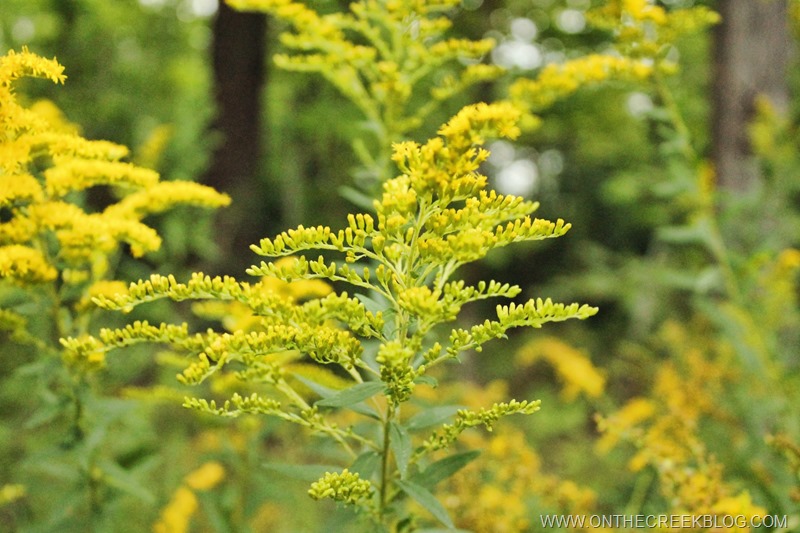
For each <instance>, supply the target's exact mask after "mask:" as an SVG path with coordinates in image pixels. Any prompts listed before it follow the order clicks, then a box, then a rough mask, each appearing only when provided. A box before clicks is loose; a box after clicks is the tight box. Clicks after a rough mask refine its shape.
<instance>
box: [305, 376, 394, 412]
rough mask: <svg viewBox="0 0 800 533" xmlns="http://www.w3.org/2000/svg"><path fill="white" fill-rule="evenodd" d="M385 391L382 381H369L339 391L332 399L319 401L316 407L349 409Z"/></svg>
mask: <svg viewBox="0 0 800 533" xmlns="http://www.w3.org/2000/svg"><path fill="white" fill-rule="evenodd" d="M384 389H386V385H384V384H383V383H381V382H380V381H367V382H366V383H359V384H357V385H353V386H352V387H349V388H347V389H344V390H342V391H339V392H337V393H336V394H334V395H333V396H331V397H330V398H325V399H324V400H319V401H318V402H316V403H315V404H314V405H318V406H320V407H348V406H351V405H353V404H357V403H359V402H362V401H364V400H366V399H367V398H371V397H373V396H375V395H376V394H378V393H379V392H383V391H384Z"/></svg>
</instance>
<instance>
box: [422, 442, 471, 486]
mask: <svg viewBox="0 0 800 533" xmlns="http://www.w3.org/2000/svg"><path fill="white" fill-rule="evenodd" d="M480 454H481V452H480V451H479V450H471V451H468V452H461V453H456V454H453V455H450V456H447V457H445V458H444V459H440V460H438V461H436V462H435V463H432V464H430V465H429V466H428V468H426V469H425V470H423V471H422V472H420V473H419V474H417V475H415V476H414V477H413V478H412V479H413V480H414V482H415V483H417V484H419V485H421V486H423V487H428V488H433V487H434V485H436V484H437V483H439V482H440V481H442V480H444V479H447V478H449V477H450V476H452V475H453V474H455V473H456V472H458V471H459V470H461V469H462V468H464V467H465V466H467V465H468V464H469V463H471V462H472V461H474V460H475V458H476V457H478V456H479V455H480Z"/></svg>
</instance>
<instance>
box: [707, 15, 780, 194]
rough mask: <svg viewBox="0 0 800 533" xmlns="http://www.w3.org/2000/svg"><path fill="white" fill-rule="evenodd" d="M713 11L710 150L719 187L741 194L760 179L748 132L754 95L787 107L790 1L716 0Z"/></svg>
mask: <svg viewBox="0 0 800 533" xmlns="http://www.w3.org/2000/svg"><path fill="white" fill-rule="evenodd" d="M717 9H718V11H719V13H720V15H721V16H722V23H721V24H720V25H719V26H717V28H716V34H715V36H714V70H715V72H714V96H713V100H714V116H713V141H712V142H713V147H712V152H713V159H714V165H715V167H716V170H717V176H718V180H719V184H720V186H721V187H722V188H724V189H726V190H728V191H731V192H741V191H746V190H748V189H750V188H751V187H753V186H754V185H755V184H756V183H757V181H758V179H759V176H758V170H757V168H756V165H755V164H754V162H753V161H752V157H751V150H750V141H749V139H748V132H747V130H748V125H749V124H750V122H751V121H752V119H753V114H754V111H755V108H754V101H755V98H756V97H757V96H758V95H764V96H766V97H768V98H769V99H770V100H771V101H772V103H773V104H774V105H776V106H777V107H778V109H781V110H786V109H788V102H789V89H788V83H787V68H788V64H789V56H790V50H791V47H792V38H791V35H790V30H789V17H788V0H719V2H718V4H717Z"/></svg>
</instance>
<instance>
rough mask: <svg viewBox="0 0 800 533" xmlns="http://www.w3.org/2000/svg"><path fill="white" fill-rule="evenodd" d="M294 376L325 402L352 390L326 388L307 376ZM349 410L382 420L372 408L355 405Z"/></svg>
mask: <svg viewBox="0 0 800 533" xmlns="http://www.w3.org/2000/svg"><path fill="white" fill-rule="evenodd" d="M292 376H293V377H294V378H295V379H296V380H297V381H299V382H300V383H302V384H303V385H305V386H306V387H308V388H309V389H311V390H312V391H314V392H316V393H317V394H319V395H320V396H322V398H323V399H325V400H328V399H331V398H333V397H334V396H336V395H337V394H339V393H341V392H344V391H347V390H350V389H342V390H337V389H332V388H330V387H326V386H325V385H321V384H320V383H317V382H316V381H312V380H311V379H309V378H308V377H306V376H300V375H298V374H293V375H292ZM348 408H349V409H350V410H352V411H355V412H356V413H358V414H362V415H364V416H368V417H370V418H374V419H376V420H379V419H380V416H379V415H378V413H376V412H375V410H374V409H372V408H371V407H368V406H366V405H363V404H362V405H359V404H355V405H350V406H348Z"/></svg>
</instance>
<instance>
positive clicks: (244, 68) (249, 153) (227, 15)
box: [203, 2, 266, 275]
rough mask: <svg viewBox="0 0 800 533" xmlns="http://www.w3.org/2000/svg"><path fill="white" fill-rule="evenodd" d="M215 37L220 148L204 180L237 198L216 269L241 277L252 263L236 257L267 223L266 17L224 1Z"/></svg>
mask: <svg viewBox="0 0 800 533" xmlns="http://www.w3.org/2000/svg"><path fill="white" fill-rule="evenodd" d="M213 36H214V37H213V39H214V40H213V44H212V53H213V70H214V101H215V104H216V107H217V109H216V118H215V120H214V123H213V125H212V128H213V130H214V132H215V134H216V135H217V136H218V138H217V139H216V142H217V143H218V144H217V146H216V149H215V150H214V153H213V155H212V160H211V163H210V166H209V169H208V171H207V173H206V176H205V179H204V180H203V181H204V182H205V183H207V184H208V185H211V186H213V187H215V188H216V189H218V190H220V191H224V192H226V193H228V194H229V195H230V196H231V197H232V198H233V204H232V206H231V207H229V208H227V209H226V210H225V211H223V212H222V213H220V214H219V216H218V221H219V222H218V227H217V235H218V237H217V241H218V244H219V246H220V251H221V254H222V257H223V261H224V262H225V263H224V264H222V265H219V268H218V270H220V271H223V272H225V273H231V274H235V275H239V274H241V272H238V270H239V269H240V268H241V267H242V265H243V264H245V263H246V264H247V265H249V264H250V262H247V261H244V262H243V261H239V260H237V258H243V257H245V258H248V257H249V256H250V251H249V249H248V246H249V245H250V244H254V243H257V242H258V240H259V239H260V238H261V237H264V233H263V231H264V227H263V226H264V223H265V218H266V215H265V213H266V210H265V209H263V205H264V201H263V200H264V196H265V192H264V187H263V185H262V184H261V180H260V179H259V164H260V162H261V146H262V145H261V121H262V106H261V94H262V89H263V86H264V83H265V80H266V61H265V57H266V46H265V41H266V16H265V15H263V14H256V13H240V12H237V11H234V10H232V9H231V8H230V7H228V6H227V5H226V4H225V3H224V2H220V7H219V12H218V13H217V16H216V18H215V20H214V26H213Z"/></svg>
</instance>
